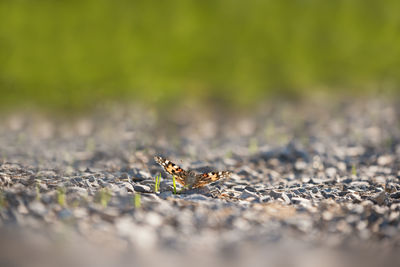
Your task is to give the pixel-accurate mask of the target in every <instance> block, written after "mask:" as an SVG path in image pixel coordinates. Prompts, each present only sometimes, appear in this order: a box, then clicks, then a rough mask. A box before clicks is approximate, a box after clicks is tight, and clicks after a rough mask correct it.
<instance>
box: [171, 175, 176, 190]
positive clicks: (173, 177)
mask: <svg viewBox="0 0 400 267" xmlns="http://www.w3.org/2000/svg"><path fill="white" fill-rule="evenodd" d="M172 183H173V185H174V195H176V181H175V175H172Z"/></svg>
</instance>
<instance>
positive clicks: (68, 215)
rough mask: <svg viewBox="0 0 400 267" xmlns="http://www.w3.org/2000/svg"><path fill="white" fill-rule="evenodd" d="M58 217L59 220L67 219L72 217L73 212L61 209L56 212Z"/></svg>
mask: <svg viewBox="0 0 400 267" xmlns="http://www.w3.org/2000/svg"><path fill="white" fill-rule="evenodd" d="M58 218H60V219H61V220H68V219H71V218H73V213H72V212H71V211H70V210H69V209H62V210H61V211H60V212H59V213H58Z"/></svg>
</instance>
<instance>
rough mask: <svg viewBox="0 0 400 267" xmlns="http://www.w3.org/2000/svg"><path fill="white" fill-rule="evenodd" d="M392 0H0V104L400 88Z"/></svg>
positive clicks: (399, 37)
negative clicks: (399, 86)
mask: <svg viewBox="0 0 400 267" xmlns="http://www.w3.org/2000/svg"><path fill="white" fill-rule="evenodd" d="M399 14H400V2H399V1H397V0H386V1H375V0H337V1H322V0H264V1H261V0H250V1H227V0H222V1H215V0H214V1H211V0H203V1H193V0H172V1H151V0H150V1H149V0H148V1H141V0H140V1H127V0H117V1H105V0H81V1H77V0H70V1H66V0H58V1H51V0H36V1H30V0H2V1H0V23H1V25H2V26H1V27H0V62H1V63H0V90H1V99H0V104H1V106H2V107H5V106H16V105H17V106H18V105H26V104H29V105H31V104H34V105H39V106H42V107H44V108H47V109H50V110H82V109H86V108H91V107H94V106H96V105H98V104H99V103H102V102H104V101H130V100H137V101H143V102H150V103H154V102H156V103H161V104H162V103H168V102H170V101H171V100H173V101H174V103H178V100H186V99H200V100H209V99H215V100H217V101H220V102H223V103H226V104H229V105H233V106H237V105H251V104H254V103H256V102H257V101H259V100H260V99H263V98H264V97H268V96H271V95H285V96H297V95H301V94H303V93H310V92H311V93H313V92H316V91H319V90H325V89H321V88H330V89H328V90H331V91H334V90H342V91H347V90H350V91H351V92H355V93H360V94H362V93H363V92H365V90H371V88H372V90H374V89H376V88H378V89H379V88H382V87H384V88H386V87H388V88H392V89H393V88H394V90H397V89H398V83H399V79H400V78H399V77H400V45H399V44H400V16H399Z"/></svg>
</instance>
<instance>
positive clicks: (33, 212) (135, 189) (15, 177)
mask: <svg viewBox="0 0 400 267" xmlns="http://www.w3.org/2000/svg"><path fill="white" fill-rule="evenodd" d="M399 111H400V110H399V109H398V105H396V103H393V102H389V101H383V100H382V101H377V100H374V101H367V102H363V103H361V102H359V103H341V104H338V103H335V104H330V103H328V102H324V103H322V104H321V103H318V104H316V103H313V104H309V103H308V104H287V103H281V104H280V105H277V104H275V105H272V106H268V107H264V108H260V110H258V111H257V112H254V113H253V114H251V115H248V114H247V115H245V114H241V113H239V112H238V113H236V114H225V113H222V112H219V113H212V112H210V113H205V112H206V111H204V110H203V112H202V113H199V112H197V110H196V109H195V110H189V111H185V112H182V110H181V111H176V112H175V113H173V114H171V115H167V116H157V113H156V112H154V111H152V110H148V109H144V108H137V109H130V110H129V112H128V111H127V110H118V109H110V110H107V111H103V112H100V113H99V114H97V115H96V116H89V117H86V118H79V119H76V120H70V121H63V120H55V119H48V118H46V117H45V116H38V115H21V114H17V115H15V114H14V115H11V116H10V115H8V116H4V117H3V118H2V119H1V123H0V156H1V160H0V232H1V233H2V238H1V245H0V246H1V247H2V248H5V249H2V252H1V262H3V263H4V264H2V266H3V265H4V266H15V265H18V264H21V265H23V264H29V265H30V266H35V264H37V266H44V265H43V264H44V262H45V263H46V264H48V265H49V266H52V265H53V263H54V261H52V260H51V259H50V258H54V260H57V259H63V262H64V264H65V266H68V265H71V264H76V262H78V263H79V264H82V265H85V263H86V261H88V262H90V263H91V264H94V265H97V266H100V265H101V264H104V266H106V265H107V264H110V262H111V263H112V264H113V265H114V266H115V265H116V264H121V265H123V264H126V263H142V262H145V263H150V264H151V263H153V264H157V261H158V260H157V259H158V258H162V259H164V260H163V265H164V266H166V265H168V263H171V265H176V262H177V261H178V262H180V263H184V262H185V259H187V260H189V261H193V259H196V260H195V261H194V262H196V263H198V264H199V265H201V264H214V265H217V264H219V263H221V262H229V263H230V264H232V265H235V264H237V265H239V264H246V265H249V264H252V265H253V266H256V265H257V264H258V263H263V262H265V261H266V260H268V262H269V263H271V264H275V263H276V264H281V265H289V266H290V265H291V264H292V265H293V264H294V263H298V262H302V263H303V264H307V265H312V264H311V263H313V264H315V266H320V265H321V264H324V265H325V266H326V265H327V262H329V264H331V266H338V265H342V266H343V263H344V259H346V257H347V256H354V255H358V256H357V257H349V258H351V259H352V260H354V258H355V259H357V261H356V264H360V266H366V265H368V264H370V265H371V266H373V265H374V264H375V263H376V264H378V262H379V264H380V265H381V264H382V262H383V263H384V264H388V265H390V266H392V265H391V264H392V263H395V261H396V260H398V256H397V255H398V254H399V252H400V119H399V118H400V117H399V114H400V112H399ZM154 155H162V156H165V157H167V158H169V159H171V160H172V161H174V162H175V163H176V164H178V165H182V167H184V168H191V169H193V170H195V171H197V172H202V171H209V170H230V171H232V172H233V175H232V177H231V178H230V179H228V180H223V181H219V182H216V183H214V184H211V185H208V186H206V187H204V188H201V189H196V190H181V189H182V188H180V187H179V186H178V192H177V193H176V194H175V193H174V192H173V185H172V179H171V177H170V176H169V175H168V174H166V173H165V172H163V171H162V169H161V167H160V166H159V165H157V164H156V163H155V162H154V160H153V156H154ZM160 173H161V174H162V179H161V183H160V186H159V191H158V192H155V177H156V176H157V175H158V174H160ZM16 250H18V251H25V252H21V253H24V255H25V256H24V257H20V256H19V253H17V251H16ZM316 251H318V253H316ZM61 252H62V253H61ZM288 253H290V255H291V257H287V254H288ZM335 253H339V254H335ZM363 253H366V255H369V256H371V255H376V256H374V257H371V258H372V259H373V260H366V257H364V256H363V255H364V254H363ZM37 255H47V256H46V257H45V259H46V260H45V261H43V257H38V256H37ZM48 255H53V256H54V257H49V256H48ZM71 255H73V256H71ZM77 255H81V256H77ZM204 255H207V256H206V257H205V256H204ZM338 255H339V256H338ZM116 260H118V262H117V263H116V262H115V261H116ZM342 260H343V262H342ZM378 260H380V261H378ZM364 261H365V262H364ZM100 263H101V264H100ZM200 263H201V264H200ZM352 263H354V261H353V262H352ZM6 264H10V265H6ZM12 264H14V265H12ZM99 264H100V265H99ZM262 266H263V265H262ZM328 266H329V265H328ZM348 266H354V264H349V265H348Z"/></svg>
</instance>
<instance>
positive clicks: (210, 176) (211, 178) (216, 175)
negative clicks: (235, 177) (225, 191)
mask: <svg viewBox="0 0 400 267" xmlns="http://www.w3.org/2000/svg"><path fill="white" fill-rule="evenodd" d="M230 175H231V172H229V171H222V172H207V173H203V174H199V175H198V176H197V178H196V182H195V183H194V185H193V186H192V188H199V187H202V186H205V185H207V184H209V183H212V182H216V181H218V180H219V179H223V178H229V176H230Z"/></svg>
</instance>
